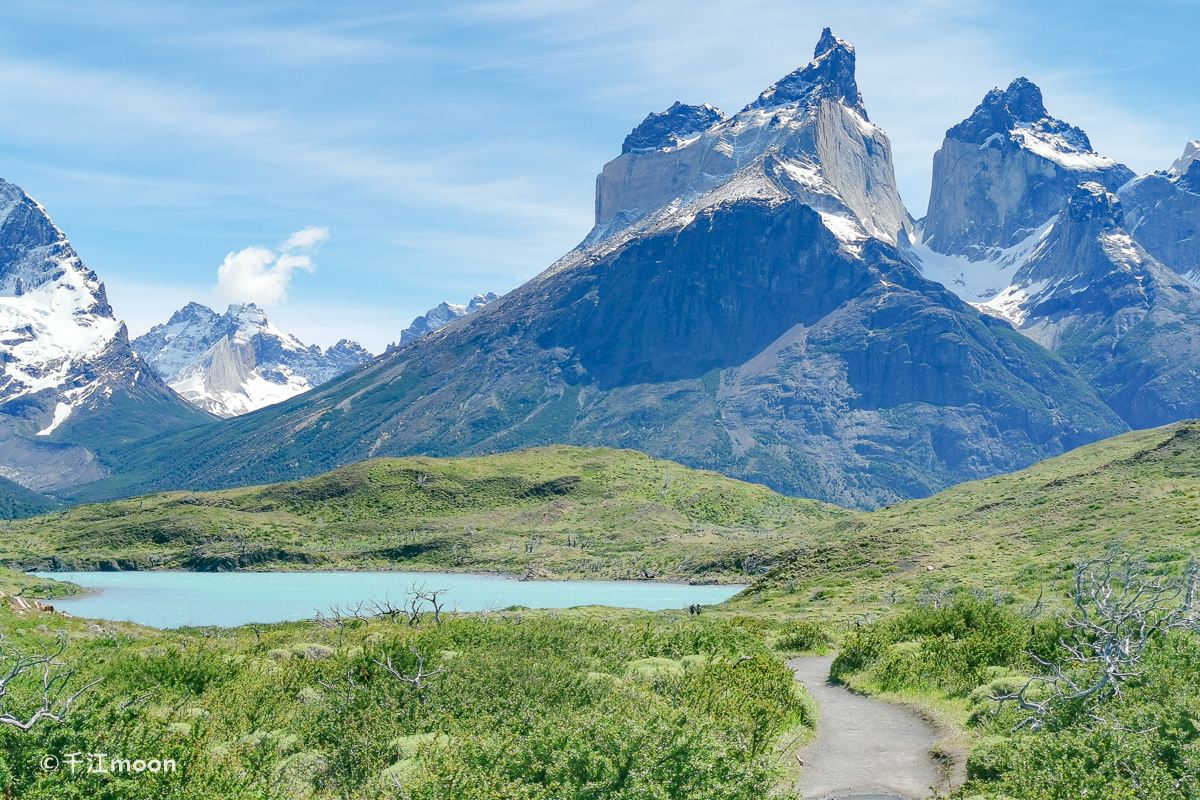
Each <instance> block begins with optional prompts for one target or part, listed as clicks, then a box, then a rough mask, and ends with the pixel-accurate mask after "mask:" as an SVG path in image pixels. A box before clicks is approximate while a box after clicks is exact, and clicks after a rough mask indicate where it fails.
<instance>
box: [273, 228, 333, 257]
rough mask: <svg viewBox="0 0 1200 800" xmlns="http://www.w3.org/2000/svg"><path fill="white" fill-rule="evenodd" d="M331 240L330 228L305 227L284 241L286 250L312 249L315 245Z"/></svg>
mask: <svg viewBox="0 0 1200 800" xmlns="http://www.w3.org/2000/svg"><path fill="white" fill-rule="evenodd" d="M327 241H329V229H328V228H305V229H303V230H299V231H296V232H295V233H293V234H292V235H291V236H289V237H288V238H287V241H286V242H284V243H283V249H284V250H285V251H291V250H311V249H313V248H314V247H319V246H320V245H323V244H325V242H327Z"/></svg>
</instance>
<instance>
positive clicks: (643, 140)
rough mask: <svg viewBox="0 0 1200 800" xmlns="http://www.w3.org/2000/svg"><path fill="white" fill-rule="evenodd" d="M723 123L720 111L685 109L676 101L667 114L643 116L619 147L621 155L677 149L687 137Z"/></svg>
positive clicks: (702, 105) (705, 106)
mask: <svg viewBox="0 0 1200 800" xmlns="http://www.w3.org/2000/svg"><path fill="white" fill-rule="evenodd" d="M724 119H725V114H724V113H723V112H722V111H721V109H719V108H715V107H713V106H710V105H709V104H708V103H703V104H701V105H698V106H693V105H687V104H685V103H681V102H680V101H678V100H676V101H675V102H674V103H672V104H671V106H670V107H669V108H668V109H667V110H666V111H657V112H654V113H652V114H649V115H647V116H646V118H645V119H644V120H642V122H641V124H639V125H638V126H637V127H636V128H634V129H633V131H632V132H630V134H629V135H628V136H626V137H625V141H624V142H623V143H622V144H621V152H622V153H649V152H653V151H655V150H661V149H663V148H667V147H678V146H679V145H680V144H681V143H683V142H684V141H685V140H686V139H687V138H688V137H689V136H693V135H695V134H697V133H700V132H701V131H704V130H707V129H708V128H711V127H712V126H713V125H715V124H717V123H718V122H721V121H722V120H724Z"/></svg>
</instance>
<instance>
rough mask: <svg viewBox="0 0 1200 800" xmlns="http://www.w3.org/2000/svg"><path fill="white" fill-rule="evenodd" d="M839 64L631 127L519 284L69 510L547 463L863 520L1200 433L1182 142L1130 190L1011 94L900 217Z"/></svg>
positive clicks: (441, 310)
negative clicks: (631, 464)
mask: <svg viewBox="0 0 1200 800" xmlns="http://www.w3.org/2000/svg"><path fill="white" fill-rule="evenodd" d="M855 61H856V53H855V51H854V48H853V47H852V46H851V45H850V44H849V43H847V42H845V41H843V40H841V39H839V38H837V37H836V36H834V35H833V34H832V33H831V32H830V31H829V30H828V29H826V30H825V31H823V32H822V35H821V37H820V40H819V41H818V44H817V46H816V49H815V51H814V55H813V58H812V60H811V61H809V62H808V63H806V64H805V65H803V66H802V67H800V68H799V69H797V70H795V71H794V72H792V73H790V74H788V75H786V76H784V77H783V78H782V79H780V80H779V81H777V82H776V83H774V84H772V85H771V86H769V87H768V88H767V89H765V90H764V91H763V92H761V93H760V94H759V95H758V97H757V98H755V99H753V100H752V101H751V102H749V103H748V104H747V105H746V106H745V107H743V108H742V109H741V110H740V111H737V112H736V113H732V114H726V113H725V112H723V111H721V110H720V109H717V108H715V107H714V106H712V105H709V104H700V105H687V104H684V103H681V102H676V103H674V104H673V105H671V106H670V107H669V108H667V109H666V110H665V111H663V112H658V113H653V114H650V115H649V116H648V117H646V119H645V120H644V121H643V122H642V123H641V124H639V125H638V126H637V127H635V128H634V130H633V131H632V132H631V133H630V134H629V136H628V137H626V139H625V141H624V143H623V144H622V147H621V151H620V154H619V155H618V156H617V157H616V158H614V159H613V160H612V161H610V162H609V163H607V164H605V165H604V167H603V169H602V170H601V172H600V175H599V177H598V178H597V182H596V198H595V208H596V216H595V225H594V227H593V229H592V230H591V232H590V233H588V235H587V236H586V237H585V238H584V239H583V241H582V242H581V243H580V245H579V246H577V247H576V248H575V249H573V250H572V251H571V252H569V253H567V254H566V255H565V256H564V257H563V258H561V259H559V260H558V261H557V262H555V263H554V264H552V265H551V266H550V267H549V268H548V269H546V270H545V271H544V272H542V273H541V274H540V275H538V276H537V277H536V278H534V279H533V280H531V281H529V282H528V283H526V284H525V285H524V286H521V287H519V288H518V289H516V290H514V291H512V292H510V293H508V294H506V295H505V296H503V297H501V298H498V299H495V300H490V301H489V302H486V303H480V304H478V305H477V306H476V304H475V303H473V304H472V305H473V306H476V307H474V308H472V307H467V308H463V307H456V306H451V305H450V304H443V306H439V307H438V308H436V309H433V310H431V311H430V313H428V314H426V315H425V316H424V317H421V318H418V320H416V321H415V322H414V325H413V326H412V327H411V328H410V329H409V331H407V332H406V334H407V335H404V334H402V336H401V341H400V342H399V343H398V344H397V345H395V346H393V347H390V348H389V349H388V351H387V352H385V353H384V354H383V355H381V356H379V357H377V358H375V359H373V360H371V361H370V362H368V363H366V364H364V365H362V366H360V367H358V368H357V369H353V370H351V371H349V372H347V373H345V374H343V375H341V376H340V377H334V378H333V379H332V380H330V381H329V382H327V383H324V384H323V385H321V386H318V387H317V388H314V389H311V390H309V391H306V392H304V393H302V394H298V395H297V396H295V397H291V398H290V399H286V400H283V401H282V402H278V403H276V404H274V405H271V406H269V407H266V408H262V409H260V410H257V411H254V412H253V413H248V414H244V415H242V416H238V417H236V418H234V419H230V420H225V421H222V422H219V423H212V424H203V425H199V426H197V427H194V428H191V429H188V430H182V431H179V432H176V433H170V432H168V433H166V434H165V435H159V436H157V437H155V438H154V439H152V440H147V441H143V442H123V443H122V444H120V445H119V446H118V448H117V449H115V450H113V451H112V452H109V453H106V458H105V459H103V464H102V466H103V471H104V472H108V471H112V470H115V471H116V472H115V474H112V475H82V476H81V477H80V478H79V479H78V480H77V481H76V483H77V484H79V485H77V486H76V487H74V488H71V489H70V490H67V491H64V492H61V494H63V495H65V496H69V497H71V498H73V499H83V498H100V497H112V496H118V495H124V494H129V493H131V492H135V491H145V490H158V489H170V488H178V487H187V488H193V489H200V488H217V487H223V486H231V485H239V484H249V483H262V482H265V481H275V480H283V479H290V478H296V477H302V476H306V475H312V474H316V473H319V472H322V471H325V470H327V469H330V468H334V467H337V466H340V465H343V464H347V463H350V462H353V461H357V460H361V459H364V458H368V457H373V456H379V455H389V456H402V455H412V454H428V455H439V456H444V455H459V454H478V453H486V452H494V451H503V450H511V449H518V448H523V447H528V446H531V445H540V444H551V443H566V444H579V445H604V446H611V447H622V448H633V449H638V450H642V451H645V452H647V453H649V454H651V455H653V456H656V457H663V458H669V459H672V460H675V461H679V462H682V463H684V464H687V465H690V466H700V467H706V468H710V469H716V470H719V471H721V472H724V473H726V474H728V475H732V476H734V477H739V478H744V479H748V480H752V481H755V482H759V483H764V484H766V485H768V486H771V487H773V488H776V489H779V490H782V491H785V492H787V493H789V494H795V495H803V496H808V497H814V498H818V499H822V500H827V501H831V502H835V503H838V504H841V505H844V506H854V507H876V506H880V505H885V504H888V503H891V502H894V501H896V500H899V499H904V498H909V497H918V496H924V495H928V494H930V493H932V492H935V491H937V490H939V489H941V488H944V487H946V486H950V485H953V484H956V483H959V482H962V481H965V480H969V479H973V478H979V477H985V476H989V475H994V474H997V473H1001V472H1008V471H1012V470H1015V469H1018V468H1021V467H1024V466H1027V465H1029V464H1031V463H1033V462H1035V461H1038V460H1040V459H1043V458H1046V457H1049V456H1053V455H1057V454H1059V453H1062V452H1064V451H1066V450H1069V449H1071V448H1074V447H1076V446H1078V445H1081V444H1085V443H1088V442H1091V441H1095V440H1097V439H1100V438H1103V437H1106V436H1110V435H1113V434H1116V433H1119V432H1121V431H1124V430H1126V429H1128V428H1129V427H1144V426H1147V425H1157V424H1161V423H1164V422H1169V421H1172V420H1176V419H1181V418H1184V417H1188V416H1200V414H1198V413H1197V411H1198V410H1200V409H1198V408H1197V404H1196V400H1195V398H1196V397H1197V396H1198V394H1200V393H1197V392H1196V391H1195V389H1196V388H1197V387H1196V385H1195V383H1196V380H1197V375H1198V374H1200V352H1198V351H1197V346H1196V344H1195V342H1196V341H1197V338H1196V336H1195V332H1196V331H1195V325H1196V324H1197V323H1196V320H1197V319H1200V314H1198V313H1197V308H1198V307H1197V299H1196V291H1197V290H1198V287H1197V286H1196V283H1195V280H1196V277H1195V276H1196V269H1197V265H1200V255H1198V254H1197V251H1196V250H1195V249H1194V248H1195V237H1194V236H1192V235H1191V233H1190V231H1191V228H1190V227H1189V225H1192V224H1194V223H1193V222H1192V221H1193V220H1195V214H1194V213H1192V214H1191V215H1190V216H1189V213H1190V210H1192V209H1195V206H1194V205H1193V204H1194V203H1195V202H1197V201H1200V194H1197V192H1196V187H1197V184H1198V183H1200V167H1198V166H1196V165H1197V163H1200V161H1198V160H1197V157H1196V156H1197V148H1196V147H1195V146H1189V148H1188V150H1187V152H1186V153H1185V156H1184V157H1183V158H1181V159H1180V161H1178V162H1176V164H1175V165H1173V166H1172V167H1171V168H1170V169H1168V170H1164V171H1163V172H1161V173H1154V174H1153V175H1149V176H1143V177H1141V178H1137V177H1135V176H1134V173H1133V172H1132V171H1131V170H1129V169H1128V168H1127V167H1125V166H1123V165H1121V164H1119V163H1117V162H1115V161H1113V160H1111V159H1109V158H1107V157H1105V156H1102V155H1100V154H1098V153H1096V152H1095V151H1094V150H1093V148H1092V145H1091V142H1090V140H1089V139H1088V137H1087V135H1086V133H1084V132H1083V131H1082V130H1080V129H1079V128H1077V127H1075V126H1073V125H1071V124H1070V123H1068V122H1065V121H1062V120H1059V119H1056V118H1054V117H1052V116H1051V115H1050V114H1049V113H1048V112H1047V110H1046V108H1045V105H1044V102H1043V98H1042V94H1041V91H1040V90H1039V89H1038V87H1037V86H1036V85H1034V84H1033V83H1032V82H1030V81H1028V80H1026V79H1024V78H1021V79H1018V80H1016V81H1013V82H1012V83H1011V84H1010V85H1009V86H1007V87H1006V88H998V89H995V90H993V91H991V92H989V93H987V95H986V96H985V97H984V99H983V101H982V103H981V104H980V105H979V106H978V107H977V108H976V109H975V110H974V111H973V112H972V113H971V114H970V115H969V116H967V118H966V119H964V121H963V122H961V123H959V124H957V125H955V126H953V127H951V128H950V129H949V130H948V131H947V135H946V139H945V142H944V143H943V145H942V148H941V149H940V150H939V151H938V153H937V155H936V156H935V159H934V175H933V191H932V194H931V199H930V205H929V212H928V214H927V215H926V217H925V218H924V219H921V220H914V219H913V218H912V216H911V215H910V214H909V213H908V211H907V210H906V209H905V206H904V204H903V202H902V201H901V199H900V196H899V193H898V191H897V189H896V181H895V176H894V167H893V163H892V151H891V145H890V142H889V140H888V138H887V136H886V134H885V133H884V132H883V130H882V129H880V128H879V127H878V126H877V125H875V124H874V123H873V122H872V121H871V120H870V117H869V115H868V113H867V108H866V103H865V100H864V98H863V97H862V95H861V93H860V92H859V89H858V85H857V80H856V74H855V69H856V64H855ZM186 310H187V309H185V311H186ZM193 310H194V309H193ZM205 311H208V310H207V309H205ZM468 312H470V313H468ZM180 313H183V312H180ZM208 313H209V314H210V315H212V316H213V317H216V316H218V315H216V314H215V312H211V311H208ZM229 313H230V314H232V315H233V316H234V317H237V316H239V315H240V314H243V313H247V312H246V309H242V310H241V311H235V310H233V309H231V311H230V312H229ZM176 316H178V314H177V315H176ZM226 316H228V314H227V315H226ZM173 321H174V318H173ZM418 323H419V324H418ZM166 327H170V323H169V324H168V326H166ZM140 341H141V340H139V342H140ZM231 341H232V340H231ZM139 346H141V345H139ZM208 347H209V348H211V347H212V345H209V346H208ZM146 349H147V350H151V349H152V348H146ZM205 352H208V350H207V349H206V350H205ZM147 358H148V359H150V360H151V361H153V360H154V357H153V356H147ZM168 361H170V359H168ZM210 361H213V359H210ZM172 363H173V362H172ZM159 369H163V367H159ZM164 374H165V373H164ZM172 385H175V386H176V387H180V386H182V385H183V384H181V383H180V382H179V381H177V380H175V381H174V382H173V384H172ZM218 410H220V409H218Z"/></svg>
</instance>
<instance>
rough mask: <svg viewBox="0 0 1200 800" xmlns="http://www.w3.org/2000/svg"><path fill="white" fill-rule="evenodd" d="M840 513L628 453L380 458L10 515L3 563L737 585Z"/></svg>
mask: <svg viewBox="0 0 1200 800" xmlns="http://www.w3.org/2000/svg"><path fill="white" fill-rule="evenodd" d="M844 513H845V512H842V511H840V510H839V509H836V508H833V507H832V506H827V505H824V504H821V503H816V502H813V501H810V500H797V499H793V498H788V497H783V496H782V495H779V494H776V493H775V492H772V491H771V490H769V489H767V488H765V487H763V486H757V485H753V484H748V483H742V482H740V481H735V480H731V479H729V478H725V477H722V476H720V475H716V474H714V473H710V472H702V471H699V470H692V469H688V468H687V467H683V466H680V465H678V464H674V463H671V462H668V461H660V460H656V459H652V458H649V457H648V456H645V455H642V454H640V453H635V452H632V451H618V450H604V449H584V448H572V447H552V448H544V449H535V450H526V451H523V452H519V453H509V454H503V455H497V456H485V457H477V458H456V459H435V458H404V459H378V460H375V461H367V462H363V463H361V464H355V465H353V466H349V467H343V468H341V469H338V470H335V471H333V472H331V473H328V474H326V475H322V476H319V477H316V478H312V479H310V480H304V481H298V482H294V483H284V484H276V485H272V486H263V487H254V488H248V489H233V490H226V491H218V492H172V493H168V494H158V495H149V496H146V497H139V498H134V499H131V500H121V501H114V502H110V503H102V504H98V505H88V506H78V507H75V508H70V509H66V510H64V511H60V512H58V513H54V514H51V515H48V516H43V517H38V518H35V519H28V520H18V521H14V522H9V523H6V527H5V529H4V530H3V535H0V559H2V560H3V561H4V562H7V563H9V564H12V565H17V566H20V567H22V568H30V567H37V568H43V569H47V568H48V569H76V568H77V569H96V568H100V569H167V568H173V569H194V570H229V569H320V568H326V569H329V568H351V567H353V568H357V569H397V568H401V569H421V570H459V571H488V572H506V573H510V574H516V575H521V576H529V577H602V578H637V579H644V578H659V579H676V580H701V581H706V582H714V581H727V582H735V581H744V580H746V579H747V577H749V576H754V575H758V574H761V573H762V572H764V571H765V570H766V569H767V568H768V567H769V566H770V564H771V563H773V559H774V558H775V557H776V556H777V555H778V554H779V553H781V552H782V551H783V550H784V549H785V548H786V547H787V542H786V538H785V537H784V536H783V534H782V531H783V530H784V529H785V528H787V529H788V530H789V531H791V530H794V529H796V528H803V527H805V526H807V525H809V524H812V523H814V522H817V521H822V520H825V519H828V518H831V517H837V516H842V515H843V514H844ZM788 535H789V536H790V535H791V534H790V533H789V534H788Z"/></svg>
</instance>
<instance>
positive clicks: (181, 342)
mask: <svg viewBox="0 0 1200 800" xmlns="http://www.w3.org/2000/svg"><path fill="white" fill-rule="evenodd" d="M133 349H134V350H135V351H136V352H137V353H138V354H139V355H140V356H141V357H142V358H144V359H145V360H146V362H147V363H148V364H149V365H150V367H151V368H152V369H153V370H154V371H155V373H156V374H157V375H158V376H159V377H160V378H161V379H162V380H164V381H166V382H167V384H168V385H169V386H170V387H171V388H172V389H174V390H175V391H176V392H178V393H179V394H180V395H181V396H182V397H183V398H184V399H185V400H187V401H188V402H190V403H192V404H193V405H195V406H196V407H198V408H202V409H204V410H205V411H208V412H210V413H212V414H215V415H217V416H219V417H233V416H237V415H238V414H245V413H247V412H250V411H254V410H255V409H258V408H262V407H263V406H268V405H271V404H272V403H278V402H280V401H282V400H286V399H288V398H289V397H294V396H295V395H298V394H300V393H301V392H306V391H308V390H309V389H312V388H313V387H316V386H320V385H321V384H323V383H325V382H326V381H329V380H331V379H333V378H336V377H337V376H338V375H341V374H343V373H345V372H347V371H349V370H351V369H353V368H354V367H357V366H359V365H360V364H365V363H366V362H368V361H370V360H371V353H370V352H368V351H367V350H366V349H364V348H363V347H362V345H360V344H358V342H352V341H349V340H347V339H342V340H341V341H339V342H338V343H337V344H335V345H333V346H331V347H328V348H325V349H324V350H322V349H321V348H320V347H318V346H317V345H306V344H304V343H303V342H301V341H300V340H299V339H297V338H296V337H295V336H293V335H291V334H289V333H285V332H284V331H282V330H280V329H279V328H278V327H276V326H275V325H274V324H273V323H272V322H271V321H270V320H269V319H267V315H266V313H265V312H264V311H263V310H262V309H261V308H259V307H258V306H256V305H254V304H253V303H249V304H246V305H231V306H229V308H228V309H227V310H226V311H225V313H224V314H218V313H217V312H215V311H213V310H212V309H211V308H208V307H207V306H203V305H200V304H199V303H188V304H187V305H186V306H184V307H183V308H181V309H179V310H178V311H176V312H175V313H174V314H172V315H171V318H170V319H169V320H168V321H167V322H166V323H165V324H163V325H155V326H154V327H153V328H151V329H150V330H149V331H148V332H147V333H145V334H143V335H141V336H139V337H137V338H136V339H134V340H133Z"/></svg>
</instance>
